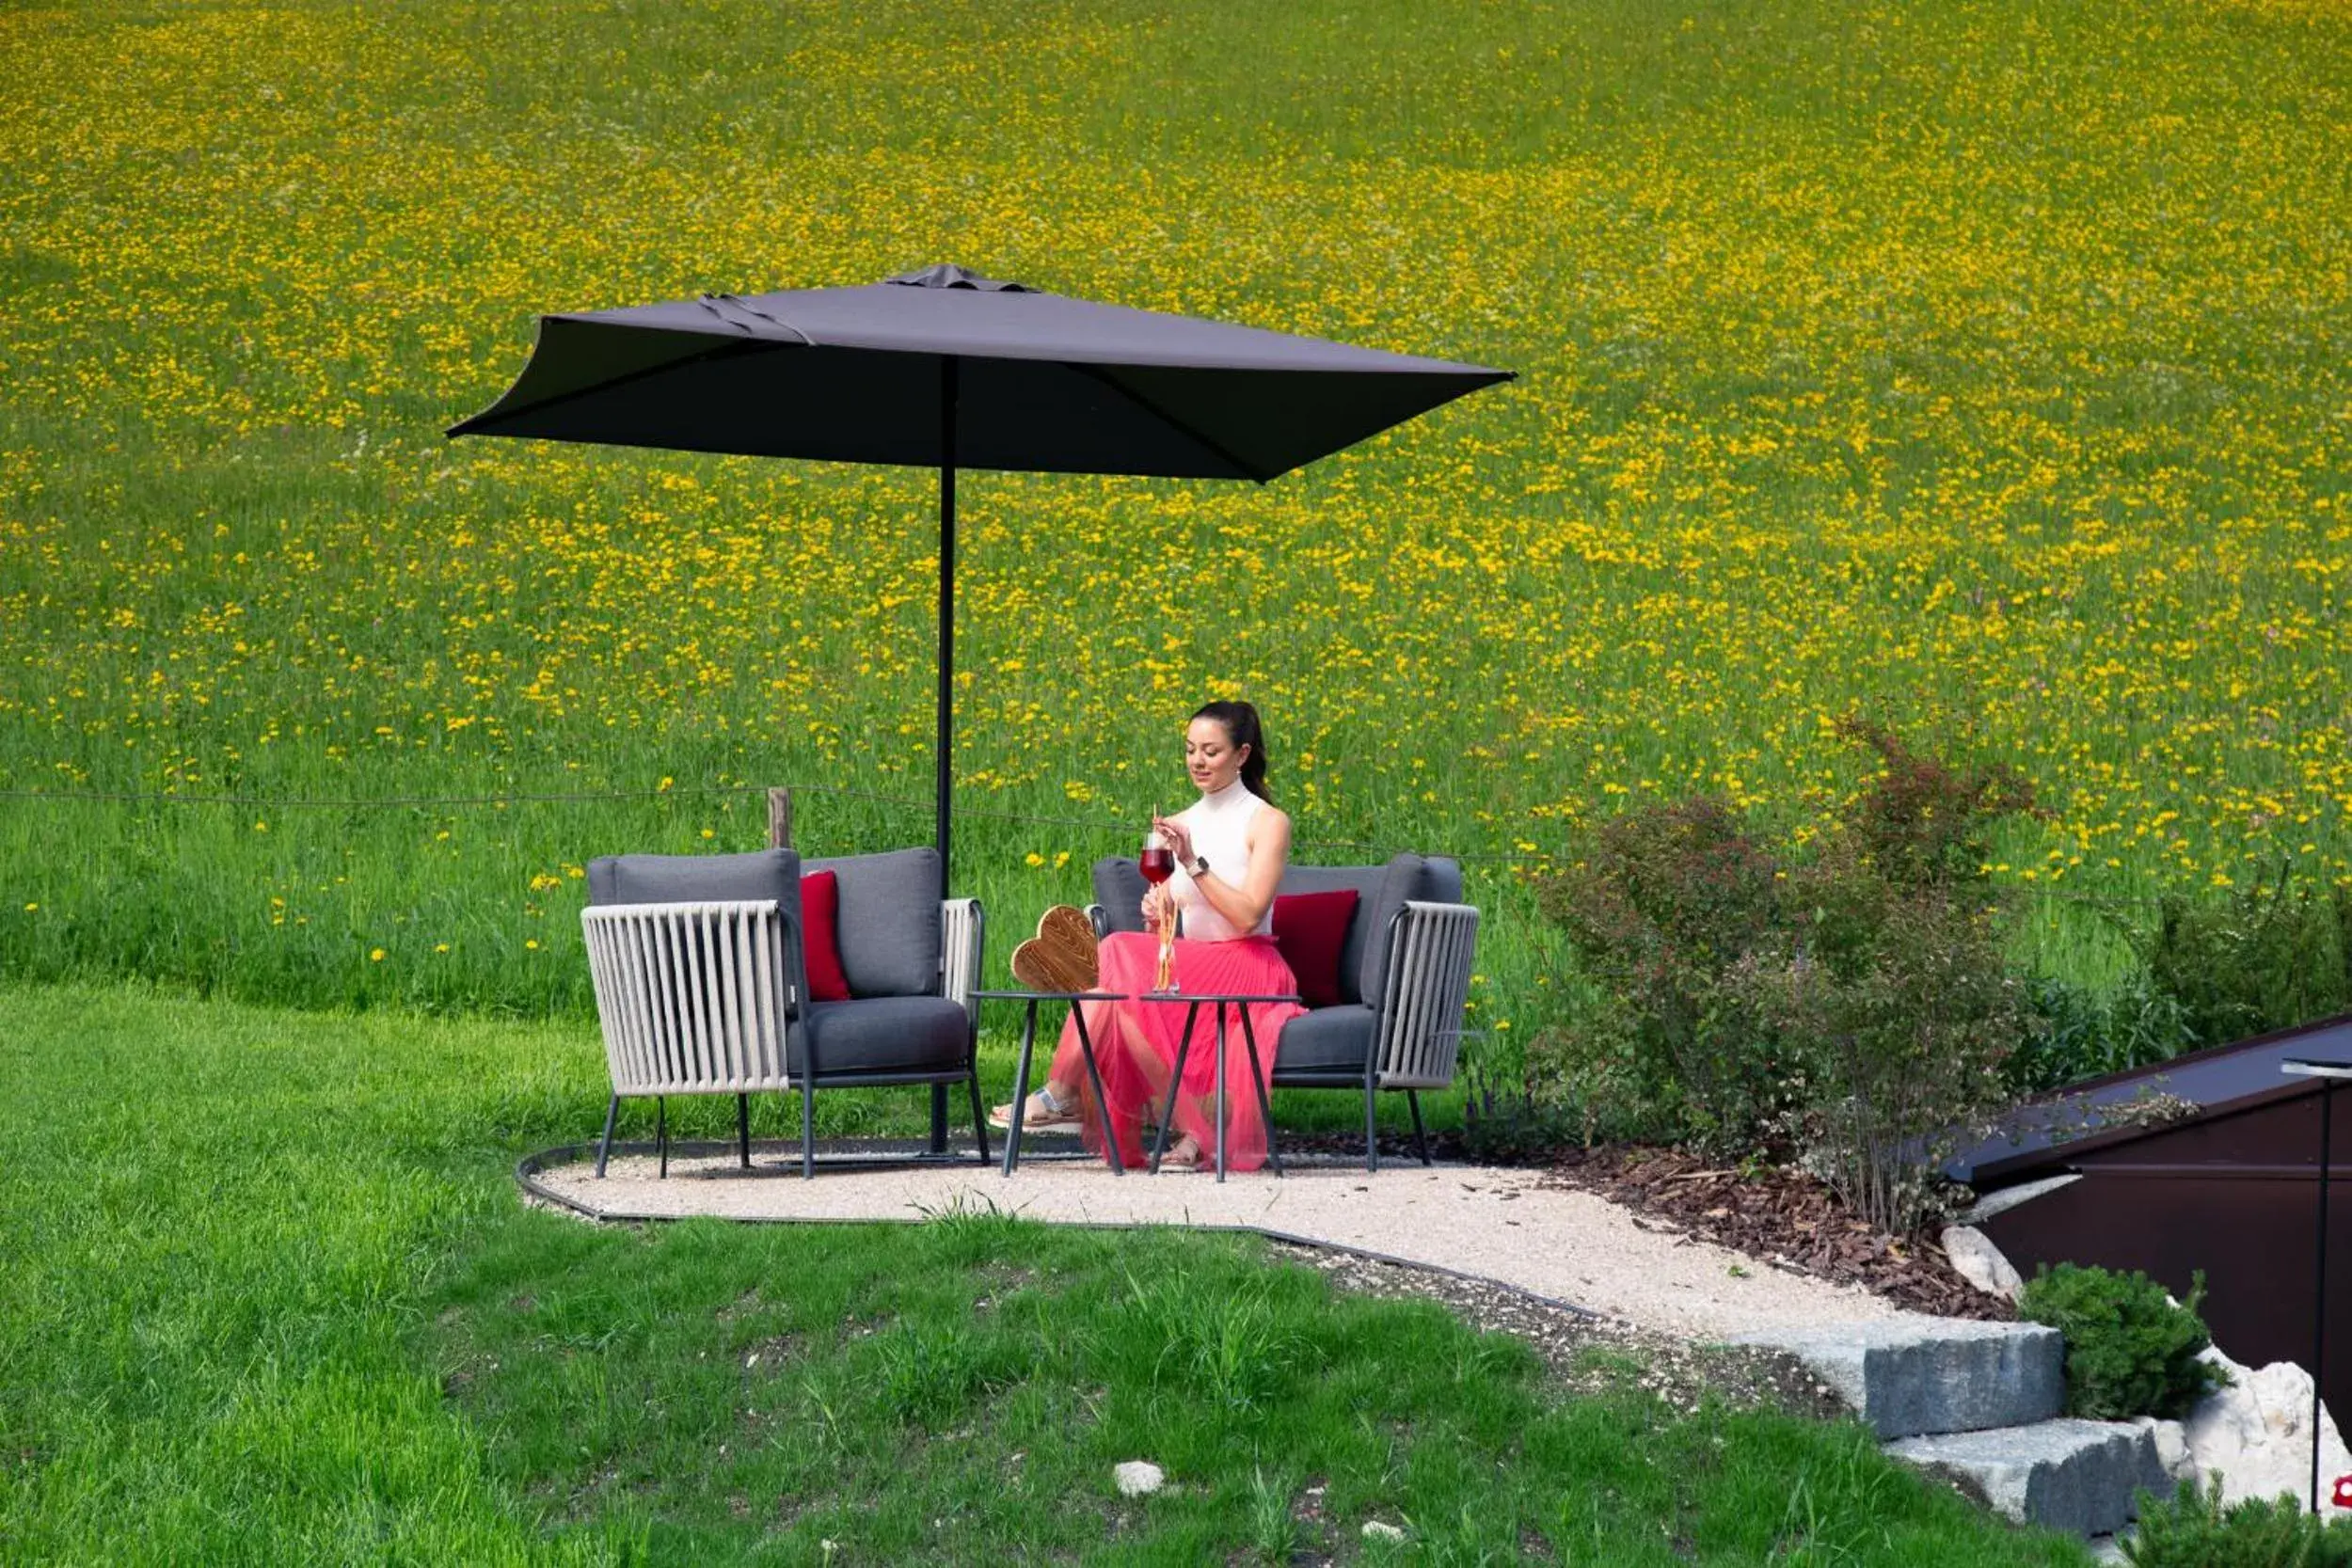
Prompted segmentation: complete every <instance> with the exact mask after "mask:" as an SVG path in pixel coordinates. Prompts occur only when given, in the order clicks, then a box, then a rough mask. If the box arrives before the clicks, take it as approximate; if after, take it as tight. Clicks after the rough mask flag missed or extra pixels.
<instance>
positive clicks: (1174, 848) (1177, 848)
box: [1152, 816, 1192, 870]
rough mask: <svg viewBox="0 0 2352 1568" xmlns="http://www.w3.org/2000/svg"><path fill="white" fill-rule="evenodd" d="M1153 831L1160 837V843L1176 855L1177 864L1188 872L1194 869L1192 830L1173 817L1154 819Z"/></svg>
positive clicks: (1156, 817)
mask: <svg viewBox="0 0 2352 1568" xmlns="http://www.w3.org/2000/svg"><path fill="white" fill-rule="evenodd" d="M1152 832H1155V833H1158V834H1159V835H1160V842H1161V843H1162V844H1165V845H1167V846H1168V849H1169V850H1170V851H1171V852H1172V853H1173V854H1174V855H1175V857H1176V863H1177V864H1178V865H1181V866H1183V867H1184V868H1185V869H1186V870H1190V869H1191V868H1192V830H1191V829H1190V828H1187V827H1185V826H1184V824H1183V823H1182V822H1179V821H1177V820H1176V819H1175V818H1174V817H1172V816H1155V817H1153V818H1152Z"/></svg>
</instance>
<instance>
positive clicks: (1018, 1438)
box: [0, 989, 2082, 1568]
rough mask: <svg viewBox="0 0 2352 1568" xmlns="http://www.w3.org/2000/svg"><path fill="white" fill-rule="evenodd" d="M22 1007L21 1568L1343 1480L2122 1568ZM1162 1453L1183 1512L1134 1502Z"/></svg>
mask: <svg viewBox="0 0 2352 1568" xmlns="http://www.w3.org/2000/svg"><path fill="white" fill-rule="evenodd" d="M0 1002H4V1003H5V1006H0V1101H4V1102H5V1103H6V1104H7V1105H8V1113H9V1114H8V1116H7V1117H5V1118H0V1212H5V1213H7V1214H8V1216H9V1219H8V1225H7V1226H6V1227H0V1557H7V1558H9V1559H10V1560H57V1561H88V1562H96V1561H108V1562H117V1561H138V1560H152V1561H164V1560H176V1561H204V1562H236V1561H256V1562H263V1561H268V1562H275V1561H333V1560H343V1561H414V1562H436V1563H438V1562H451V1561H492V1560H524V1559H529V1560H589V1561H617V1560H654V1561H697V1562H710V1561H738V1560H740V1561H764V1562H817V1561H820V1560H824V1553H823V1548H822V1546H821V1543H822V1542H823V1541H826V1540H829V1539H830V1540H833V1541H834V1542H836V1543H838V1544H839V1549H838V1550H837V1551H836V1553H835V1555H834V1558H833V1559H832V1560H834V1562H836V1563H841V1562H851V1563H853V1562H883V1561H905V1560H938V1561H977V1560H982V1559H989V1558H993V1560H1006V1559H1007V1557H1008V1556H1010V1557H1014V1558H1021V1559H1026V1560H1038V1559H1046V1558H1057V1557H1059V1558H1068V1559H1072V1560H1079V1559H1083V1560H1120V1561H1164V1562H1194V1561H1200V1560H1215V1559H1217V1558H1220V1557H1223V1556H1226V1555H1227V1554H1229V1553H1233V1552H1243V1553H1248V1552H1252V1551H1256V1550H1259V1549H1260V1548H1262V1547H1263V1548H1265V1549H1275V1548H1279V1546H1280V1544H1281V1543H1282V1541H1283V1539H1284V1536H1285V1533H1286V1531H1285V1526H1284V1523H1283V1521H1284V1519H1285V1517H1286V1515H1287V1509H1288V1506H1289V1504H1290V1501H1291V1500H1292V1498H1293V1496H1294V1494H1295V1490H1296V1489H1298V1488H1301V1487H1304V1486H1306V1485H1308V1484H1310V1483H1311V1482H1320V1483H1322V1484H1324V1485H1325V1486H1326V1487H1327V1492H1326V1493H1325V1499H1326V1507H1327V1511H1328V1513H1329V1515H1330V1519H1331V1521H1332V1528H1333V1531H1334V1536H1333V1539H1334V1540H1335V1541H1340V1542H1346V1543H1354V1542H1355V1541H1356V1532H1357V1530H1358V1528H1359V1525H1360V1522H1361V1521H1362V1520H1363V1519H1365V1518H1367V1517H1374V1516H1377V1517H1382V1518H1387V1519H1391V1520H1395V1519H1400V1518H1409V1519H1410V1521H1411V1522H1412V1524H1413V1526H1414V1528H1415V1529H1416V1531H1417V1532H1419V1534H1420V1536H1421V1539H1422V1542H1423V1543H1424V1544H1426V1545H1427V1547H1428V1558H1427V1560H1435V1561H1446V1562H1468V1561H1491V1560H1507V1559H1508V1558H1509V1557H1510V1556H1512V1555H1513V1554H1514V1553H1516V1552H1518V1550H1520V1549H1522V1548H1523V1547H1524V1546H1526V1545H1528V1544H1530V1543H1532V1542H1534V1541H1536V1540H1541V1541H1543V1542H1546V1543H1548V1544H1549V1549H1550V1550H1551V1551H1553V1552H1554V1553H1556V1554H1557V1557H1558V1559H1559V1560H1564V1561H1572V1562H1580V1563H1610V1564H1625V1563H1632V1564H1640V1563H1648V1562H1659V1563H1664V1562H1670V1561H1686V1560H1697V1561H1703V1562H1710V1563H1748V1562H1762V1561H1766V1560H1772V1561H1778V1562H1818V1563H1828V1562H1867V1563H1886V1564H1917V1565H1919V1568H1928V1565H1930V1564H1934V1565H1938V1568H1946V1565H1975V1564H1982V1565H1986V1568H1991V1565H1994V1564H2025V1563H2042V1564H2052V1565H2056V1564H2061V1563H2063V1564H2073V1563H2076V1562H2079V1561H2081V1560H2082V1559H2081V1558H2080V1556H2079V1555H2078V1553H2077V1552H2076V1550H2075V1549H2074V1547H2073V1546H2071V1545H2070V1544H2066V1543H2063V1542H2057V1541H2045V1540H2042V1539H2040V1538H2036V1537H2030V1536H2026V1535H2023V1534H2018V1533H2015V1532H2012V1531H2009V1530H2007V1529H2004V1528H1998V1527H1995V1526H1994V1525H1992V1524H1990V1523H1988V1522H1986V1521H1984V1520H1983V1519H1981V1518H1980V1517H1979V1516H1978V1515H1976V1514H1975V1513H1972V1512H1971V1511H1970V1510H1969V1509H1968V1508H1966V1507H1965V1506H1964V1505H1963V1504H1962V1503H1960V1502H1959V1501H1958V1500H1957V1499H1956V1498H1954V1497H1950V1496H1949V1495H1948V1494H1945V1493H1941V1492H1939V1491H1935V1490H1931V1489H1930V1488H1928V1487H1926V1486H1925V1485H1923V1484H1922V1483H1920V1482H1918V1481H1915V1480H1913V1479H1912V1478H1910V1477H1908V1476H1906V1475H1904V1474H1902V1473H1900V1472H1899V1471H1897V1470H1895V1469H1893V1468H1892V1467H1890V1466H1889V1465H1886V1464H1885V1463H1884V1462H1883V1461H1882V1460H1880V1459H1879V1458H1878V1456H1877V1455H1876V1454H1875V1453H1873V1452H1872V1451H1871V1450H1870V1448H1869V1445H1868V1444H1867V1442H1866V1441H1864V1440H1863V1438H1862V1437H1861V1435H1860V1434H1859V1433H1858V1432H1857V1431H1855V1430H1854V1429H1851V1428H1850V1427H1824V1426H1817V1425H1814V1424H1811V1423H1806V1422H1801V1421H1794V1420H1788V1419H1780V1418H1764V1417H1758V1416H1737V1415H1728V1414H1724V1413H1722V1412H1717V1411H1711V1410H1710V1411H1705V1412H1702V1413H1700V1414H1697V1415H1695V1416H1682V1415H1679V1414H1677V1413H1673V1412H1670V1411H1667V1410H1664V1409H1661V1408H1658V1407H1655V1406H1652V1405H1648V1404H1645V1403H1643V1402H1641V1401H1640V1400H1638V1399H1635V1398H1633V1397H1631V1396H1629V1397H1627V1398H1626V1399H1624V1400H1603V1401H1597V1402H1593V1401H1588V1402H1575V1403H1568V1404H1561V1403H1558V1402H1555V1401H1553V1400H1552V1399H1550V1398H1549V1396H1547V1395H1546V1394H1545V1393H1544V1391H1543V1389H1542V1386H1541V1384H1540V1380H1539V1378H1538V1376H1537V1375H1536V1370H1535V1368H1534V1363H1533V1358H1532V1357H1531V1356H1530V1355H1529V1354H1527V1353H1526V1352H1525V1351H1524V1350H1523V1349H1522V1348H1521V1347H1519V1346H1518V1345H1516V1344H1515V1343H1513V1342H1511V1341H1508V1340H1506V1339H1499V1338H1488V1337H1481V1336H1479V1335H1475V1334H1473V1333H1471V1332H1470V1331H1468V1330H1466V1329H1464V1328H1463V1327H1461V1326H1460V1325H1459V1324H1458V1323H1455V1322H1454V1320H1452V1319H1451V1318H1449V1317H1448V1316H1447V1315H1446V1314H1445V1313H1444V1312H1442V1311H1441V1310H1439V1309H1438V1308H1436V1307H1431V1306H1427V1305H1424V1304H1398V1303H1371V1302H1364V1301H1358V1300H1347V1299H1334V1298H1332V1297H1330V1296H1329V1295H1328V1294H1327V1287H1326V1285H1325V1283H1324V1282H1323V1281H1322V1279H1321V1278H1320V1277H1319V1276H1316V1275H1312V1274H1311V1273H1310V1272H1306V1271H1300V1270H1296V1269H1293V1268H1286V1267H1270V1266H1268V1265H1266V1264H1265V1263H1264V1262H1263V1261H1262V1260H1261V1255H1260V1254H1259V1252H1258V1249H1257V1248H1256V1247H1255V1246H1253V1245H1250V1244H1248V1243H1241V1242H1238V1241H1235V1240H1233V1239H1231V1238H1223V1239H1220V1238H1196V1237H1184V1236H1170V1235H1128V1234H1092V1233H1074V1232H1057V1231H1050V1230H1046V1229H1042V1228H1041V1227H1029V1226H1025V1225H1021V1224H1017V1223H1013V1222H1010V1221H1008V1220H1004V1219H1001V1218H996V1217H993V1216H989V1215H985V1214H983V1215H966V1216H962V1217H958V1218H951V1219H948V1220H946V1221H945V1222H944V1223H937V1224H933V1225H930V1226H926V1227H921V1228H919V1229H915V1230H906V1229H899V1228H893V1227H823V1228H810V1229H803V1228H798V1227H732V1228H730V1227H723V1226H719V1225H716V1224H710V1225H704V1224H692V1225H682V1226H676V1227H664V1228H658V1229H651V1230H642V1231H640V1230H622V1229H614V1230H604V1229H591V1228H587V1227H581V1226H580V1225H577V1224H575V1223H574V1222H572V1221H570V1220H567V1219H564V1218H560V1217H556V1216H553V1215H548V1214H544V1213H538V1212H529V1211H526V1210H524V1209H522V1208H521V1206H520V1205H519V1204H518V1203H517V1202H516V1196H515V1194H514V1191H513V1189H512V1188H511V1186H510V1185H509V1183H508V1180H507V1175H506V1173H507V1167H508V1165H509V1163H510V1162H511V1160H512V1159H513V1157H514V1155H515V1154H516V1152H517V1151H518V1150H519V1149H522V1148H529V1147H533V1146H538V1145H544V1144H547V1143H550V1142H554V1141H557V1140H559V1139H562V1138H565V1137H568V1136H570V1135H573V1134H575V1133H576V1132H578V1131H579V1129H580V1126H581V1125H582V1124H583V1122H584V1121H586V1120H588V1119H589V1118H591V1117H593V1114H594V1083H593V1078H594V1068H595V1060H594V1052H593V1048H592V1046H591V1044H590V1042H589V1041H588V1040H587V1039H586V1038H585V1037H583V1036H582V1035H581V1033H580V1031H578V1030H577V1029H573V1028H569V1027H539V1026H523V1025H515V1024H501V1023H456V1022H421V1021H417V1020H413V1019H401V1018H395V1017H392V1016H389V1015H384V1014H377V1015H373V1016H369V1017H360V1018H353V1017H348V1016H339V1015H328V1014H291V1013H282V1012H263V1011H258V1010H253V1009H249V1008H246V1007H243V1006H233V1005H228V1004H220V1003H213V1004H204V1003H196V1002H192V1001H188V1000H185V999H181V998H175V997H169V996H157V995H152V994H147V993H143V992H138V991H131V990H119V989H116V990H83V989H58V990H45V989H30V990H26V989H14V990H8V992H7V994H6V996H5V997H4V998H0ZM755 1355H756V1356H757V1357H758V1359H757V1360H756V1361H755V1360H754V1359H753V1357H754V1356H755ZM1137 1455H1149V1456H1150V1457H1152V1458H1154V1459H1156V1460H1157V1461H1159V1462H1160V1463H1161V1464H1162V1465H1165V1466H1167V1468H1168V1471H1169V1474H1170V1477H1171V1479H1172V1480H1173V1481H1174V1482H1175V1485H1174V1488H1173V1490H1172V1491H1171V1492H1170V1494H1169V1495H1168V1496H1167V1497H1162V1498H1159V1499H1157V1500H1154V1501H1152V1502H1151V1503H1149V1504H1141V1505H1122V1504H1121V1503H1120V1502H1119V1501H1118V1500H1117V1499H1116V1497H1113V1496H1112V1494H1111V1491H1110V1488H1109V1485H1108V1478H1109V1468H1110V1466H1111V1465H1112V1464H1113V1463H1115V1462H1116V1461H1119V1460H1121V1459H1126V1458H1132V1457H1136V1456H1137ZM1775 1554H1776V1555H1775Z"/></svg>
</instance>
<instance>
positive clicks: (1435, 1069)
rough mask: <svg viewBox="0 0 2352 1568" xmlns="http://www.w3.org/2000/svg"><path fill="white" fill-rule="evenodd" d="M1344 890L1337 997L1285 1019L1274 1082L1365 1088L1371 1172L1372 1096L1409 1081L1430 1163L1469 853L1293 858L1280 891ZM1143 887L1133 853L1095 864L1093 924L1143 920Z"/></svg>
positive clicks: (1456, 988) (1474, 930) (1459, 986)
mask: <svg viewBox="0 0 2352 1568" xmlns="http://www.w3.org/2000/svg"><path fill="white" fill-rule="evenodd" d="M1341 888H1352V889H1354V890H1355V893H1356V895H1357V900H1356V912H1355V915H1354V917H1353V919H1352V920H1351V921H1350V922H1349V925H1348V929H1347V941H1346V944H1345V945H1344V946H1343V948H1342V949H1341V951H1340V972H1339V1000H1338V1002H1337V1003H1336V1004H1334V1005H1332V1006H1321V1007H1313V1008H1311V1009H1310V1010H1309V1011H1308V1012H1307V1013H1306V1014H1304V1015H1303V1016H1301V1017H1297V1018H1294V1019H1292V1020H1291V1021H1290V1022H1288V1023H1286V1024H1284V1025H1283V1027H1282V1033H1281V1035H1280V1037H1279V1040H1278V1041H1277V1044H1276V1048H1275V1053H1274V1071H1273V1078H1274V1086H1275V1087H1276V1088H1289V1089H1356V1090H1361V1091H1362V1093H1363V1097H1364V1164H1365V1168H1367V1169H1369V1170H1378V1169H1379V1168H1380V1149H1379V1144H1378V1141H1377V1138H1376V1132H1375V1120H1374V1105H1375V1097H1376V1096H1377V1095H1378V1094H1379V1093H1380V1092H1381V1091H1382V1090H1384V1089H1387V1090H1402V1091H1403V1092H1404V1095H1405V1099H1406V1103H1407V1104H1408V1105H1410V1106H1411V1108H1412V1113H1413V1143H1414V1147H1415V1148H1416V1149H1417V1150H1418V1151H1419V1153H1420V1155H1421V1161H1422V1164H1429V1141H1428V1135H1427V1132H1426V1131H1425V1129H1424V1128H1423V1127H1422V1118H1421V1093H1420V1091H1421V1090H1422V1089H1440V1088H1444V1087H1445V1086H1447V1085H1450V1084H1452V1083H1453V1082H1454V1069H1455V1067H1456V1066H1457V1065H1458V1063H1459V1061H1460V1055H1461V1043H1462V1034H1463V1029H1462V1019H1463V1013H1464V1008H1465V1005H1466V1004H1467V1002H1468V1001H1469V999H1470V960H1471V958H1472V956H1473V954H1474V951H1475V949H1476V946H1477V942H1478V911H1477V910H1476V909H1474V908H1473V907H1471V906H1470V905H1468V904H1465V903H1463V902H1462V867H1461V863H1459V862H1457V861H1454V860H1451V859H1448V858H1446V857H1444V856H1438V855H1431V856H1422V855H1415V854H1401V855H1397V856H1395V857H1393V858H1392V859H1391V860H1390V861H1389V863H1387V864H1386V865H1292V866H1289V867H1287V868H1286V869H1285V870H1284V871H1283V874H1282V881H1281V885H1280V887H1279V889H1277V896H1278V897H1279V896H1281V895H1287V894H1294V893H1327V892H1332V891H1335V890H1337V889H1341ZM1143 892H1144V880H1143V874H1142V872H1141V871H1139V870H1138V869H1137V868H1136V862H1135V860H1134V858H1133V857H1131V856H1130V857H1120V856H1112V857H1109V858H1106V859H1104V860H1100V861H1097V862H1095V863H1094V895H1095V898H1096V900H1097V901H1096V902H1095V903H1094V904H1093V905H1091V906H1090V907H1089V909H1088V911H1087V912H1088V914H1089V916H1090V917H1092V919H1093V921H1094V928H1095V931H1096V933H1097V934H1098V935H1106V934H1108V933H1109V932H1112V931H1140V930H1142V929H1143V914H1142V903H1143ZM1179 978H1180V979H1181V976H1179ZM1272 1132H1273V1130H1272V1129H1271V1128H1269V1129H1267V1134H1268V1136H1271V1135H1272Z"/></svg>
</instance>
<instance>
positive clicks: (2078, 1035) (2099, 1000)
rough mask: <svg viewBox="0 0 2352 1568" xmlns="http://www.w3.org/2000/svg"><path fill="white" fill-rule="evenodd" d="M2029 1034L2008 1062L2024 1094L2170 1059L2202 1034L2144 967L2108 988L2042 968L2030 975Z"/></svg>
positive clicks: (2013, 1082)
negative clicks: (2192, 1028)
mask: <svg viewBox="0 0 2352 1568" xmlns="http://www.w3.org/2000/svg"><path fill="white" fill-rule="evenodd" d="M2026 1006H2027V1007H2028V1008H2029V1009H2030V1017H2029V1020H2028V1024H2027V1028H2026V1037H2025V1039H2024V1041H2023V1043H2022V1044H2021V1045H2020V1046H2019V1047H2018V1049H2017V1051H2016V1052H2015V1053H2013V1054H2012V1055H2011V1056H2010V1060H2009V1065H2008V1069H2007V1076H2008V1079H2009V1084H2010V1088H2011V1089H2013V1090H2015V1091H2016V1092H2017V1093H2018V1094H2019V1095H2021V1096H2023V1095H2032V1094H2043V1093H2047V1092H2049V1091H2050V1090H2053V1089H2062V1088H2064V1087H2066V1086H2067V1085H2070V1084H2079V1083H2081V1082H2082V1081H2083V1080H2084V1079H2086V1078H2103V1077H2105V1076H2106V1075H2107V1074H2108V1073H2111V1072H2125V1071H2128V1070H2130V1069H2133V1068H2138V1067H2148V1066H2152V1065H2153V1064H2154V1063H2157V1062H2164V1061H2169V1060H2170V1059H2171V1058H2173V1057H2174V1056H2177V1055H2179V1054H2180V1053H2182V1052H2184V1051H2185V1050H2187V1049H2188V1048H2189V1046H2190V1045H2191V1044H2192V1043H2194V1040H2195V1037H2194V1036H2193V1035H2192V1034H2191V1033H2190V1031H2189V1027H2188V1022H2187V1015H2186V1011H2185V1008H2183V1006H2181V1003H2180V999H2179V998H2178V997H2175V996H2173V995H2171V994H2170V993H2169V992H2166V991H2163V990H2158V989H2157V988H2156V985H2155V983H2154V981H2153V978H2152V977H2151V976H2150V975H2149V974H2147V973H2146V972H2145V971H2140V972H2138V973H2136V974H2133V975H2132V976H2131V978H2129V979H2127V980H2126V981H2124V982H2123V984H2122V985H2121V986H2119V987H2118V988H2116V989H2115V990H2112V991H2108V992H2106V993H2105V994H2101V993H2099V992H2096V991H2093V990H2090V989H2088V988H2087V987H2083V986H2077V985H2074V984H2072V983H2070V982H2068V981H2065V980H2060V979H2057V978H2055V977H2053V976H2050V975H2040V974H2038V975H2035V976H2033V977H2032V978H2030V979H2028V980H2027V981H2026Z"/></svg>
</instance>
